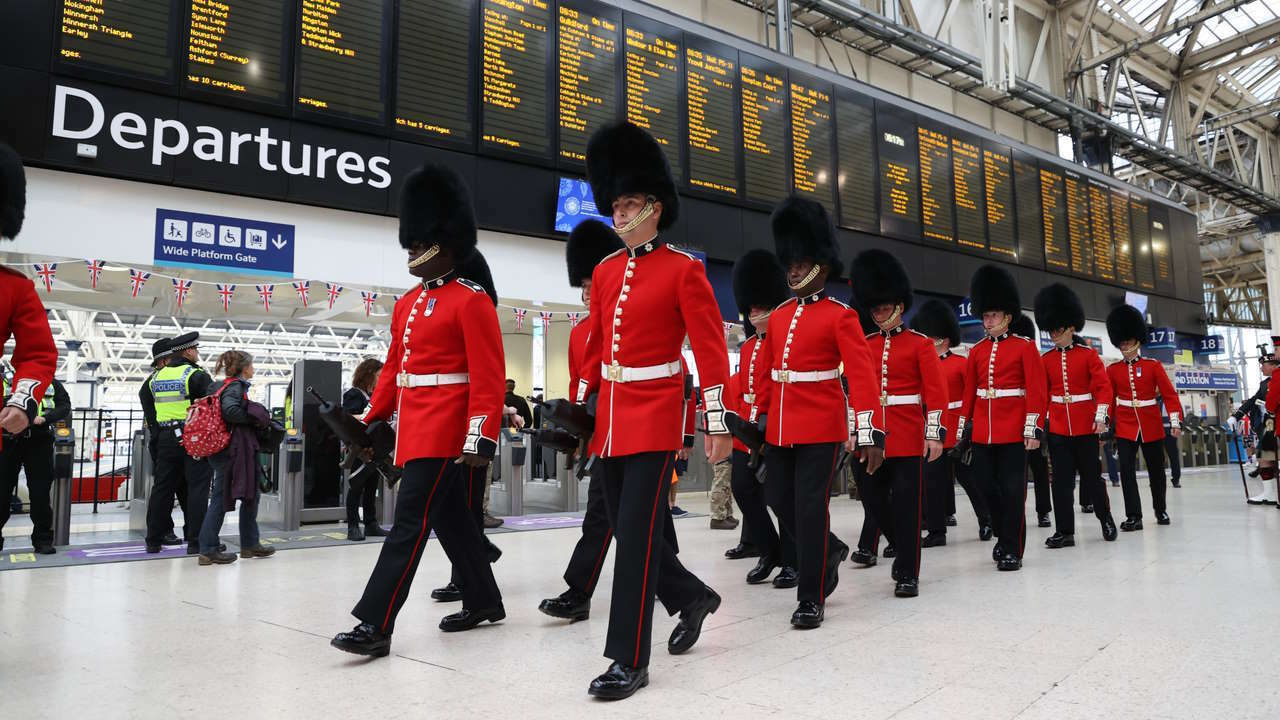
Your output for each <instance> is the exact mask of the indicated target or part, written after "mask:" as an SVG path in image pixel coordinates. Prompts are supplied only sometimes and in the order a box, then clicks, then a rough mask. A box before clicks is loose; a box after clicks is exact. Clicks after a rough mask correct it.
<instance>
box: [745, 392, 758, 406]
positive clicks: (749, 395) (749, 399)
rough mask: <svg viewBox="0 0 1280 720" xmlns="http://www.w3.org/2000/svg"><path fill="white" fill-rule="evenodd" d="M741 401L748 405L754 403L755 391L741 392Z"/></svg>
mask: <svg viewBox="0 0 1280 720" xmlns="http://www.w3.org/2000/svg"><path fill="white" fill-rule="evenodd" d="M742 402H744V403H746V404H748V405H755V404H756V394H755V393H743V394H742Z"/></svg>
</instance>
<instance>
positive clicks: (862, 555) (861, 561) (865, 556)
mask: <svg viewBox="0 0 1280 720" xmlns="http://www.w3.org/2000/svg"><path fill="white" fill-rule="evenodd" d="M876 562H878V559H877V558H876V555H875V553H873V552H871V551H870V550H863V549H862V548H858V549H857V550H854V551H853V564H854V565H861V566H863V567H871V566H872V565H875V564H876Z"/></svg>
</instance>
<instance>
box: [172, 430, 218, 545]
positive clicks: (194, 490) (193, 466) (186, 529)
mask: <svg viewBox="0 0 1280 720" xmlns="http://www.w3.org/2000/svg"><path fill="white" fill-rule="evenodd" d="M183 457H184V458H185V459H184V460H183V464H182V474H183V475H184V476H185V477H186V480H187V509H186V510H184V511H183V519H182V534H183V535H184V536H186V537H187V545H192V544H195V545H199V544H200V528H201V527H202V526H203V525H204V515H205V513H206V512H208V510H209V488H210V486H211V485H212V484H213V465H212V464H211V463H210V462H209V459H208V458H205V459H204V460H196V459H195V458H193V457H191V456H190V455H187V454H186V453H185V452H184V453H183ZM216 502H218V503H221V502H222V499H221V498H218V499H217V500H216ZM216 511H217V512H222V508H221V507H218V508H216Z"/></svg>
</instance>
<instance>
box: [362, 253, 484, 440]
mask: <svg viewBox="0 0 1280 720" xmlns="http://www.w3.org/2000/svg"><path fill="white" fill-rule="evenodd" d="M401 373H408V374H412V375H434V374H457V373H466V374H467V376H468V377H467V381H466V382H459V383H449V384H439V385H429V386H423V387H401V386H400V385H399V384H398V383H397V376H399V375H400V374H401ZM504 378H506V361H505V359H504V357H503V354H502V331H501V329H500V328H499V327H498V314H497V312H495V311H494V307H493V302H492V301H491V300H490V299H489V296H488V295H487V294H486V293H485V291H484V288H483V287H481V286H480V285H477V284H476V283H473V282H471V281H470V280H463V279H457V278H454V277H453V275H452V274H450V275H447V276H445V278H443V279H438V280H432V281H429V282H428V283H426V284H419V285H418V286H417V287H416V288H414V289H412V290H410V291H409V292H407V293H405V295H404V297H402V298H400V301H399V302H397V303H396V307H395V310H394V311H393V312H392V314H391V347H390V348H389V349H388V350H387V362H386V364H385V365H383V366H382V373H381V374H380V375H379V376H378V384H377V387H375V388H374V391H373V397H372V399H371V401H370V404H369V412H368V413H367V414H366V415H365V421H366V422H371V421H373V420H387V419H389V418H390V417H391V414H392V413H393V412H394V413H396V414H397V415H398V416H399V420H398V424H397V432H396V464H397V465H404V464H405V463H406V462H408V461H410V460H414V459H417V458H442V457H446V458H447V457H458V456H460V455H462V454H463V453H464V452H468V453H474V454H478V455H481V456H483V457H493V453H494V451H495V450H496V449H497V446H498V445H497V443H498V429H499V428H500V427H501V426H502V405H503V399H504V398H505V396H506V390H505V388H504V387H503V380H504Z"/></svg>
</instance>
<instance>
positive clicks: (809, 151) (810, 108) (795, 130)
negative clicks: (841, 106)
mask: <svg viewBox="0 0 1280 720" xmlns="http://www.w3.org/2000/svg"><path fill="white" fill-rule="evenodd" d="M831 113H832V108H831V86H830V85H826V84H822V83H815V82H812V81H810V80H808V79H807V78H801V77H797V76H796V75H794V74H793V75H792V76H791V148H792V151H791V157H792V163H791V164H792V174H791V177H792V179H793V184H794V186H795V191H796V194H797V195H800V196H801V197H807V198H809V199H811V200H817V201H818V202H820V203H822V204H823V205H824V206H825V207H826V208H827V212H829V213H831V214H832V215H833V216H834V215H835V211H836V204H835V183H834V182H832V177H833V176H834V175H835V158H834V157H832V150H831V140H832V133H833V128H832V120H831Z"/></svg>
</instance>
